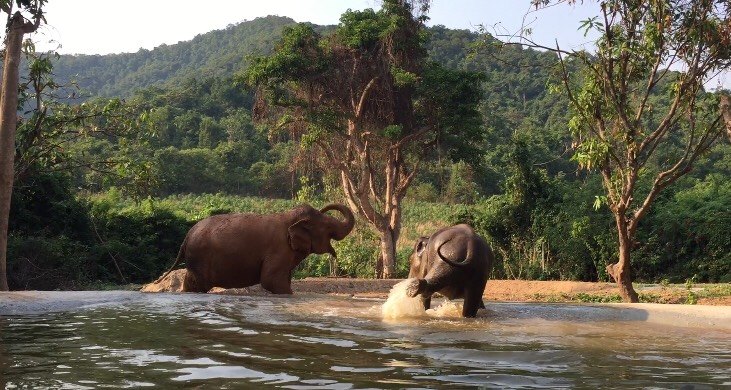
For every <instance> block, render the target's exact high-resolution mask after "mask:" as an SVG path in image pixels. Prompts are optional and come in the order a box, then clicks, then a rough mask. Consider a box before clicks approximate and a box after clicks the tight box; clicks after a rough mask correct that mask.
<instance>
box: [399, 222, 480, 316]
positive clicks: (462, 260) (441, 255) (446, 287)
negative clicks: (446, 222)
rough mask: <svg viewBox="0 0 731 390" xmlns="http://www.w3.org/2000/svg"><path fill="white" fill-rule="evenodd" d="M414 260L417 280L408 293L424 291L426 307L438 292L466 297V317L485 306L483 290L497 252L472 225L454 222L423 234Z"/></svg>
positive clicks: (423, 297)
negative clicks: (494, 251) (455, 223)
mask: <svg viewBox="0 0 731 390" xmlns="http://www.w3.org/2000/svg"><path fill="white" fill-rule="evenodd" d="M410 261H411V268H410V270H409V278H412V279H413V280H412V281H411V282H410V283H409V285H408V286H407V289H406V294H407V295H408V296H410V297H415V296H417V295H421V299H422V302H423V303H424V309H429V306H431V296H432V294H434V293H436V292H438V293H440V294H442V295H444V296H445V297H447V298H448V299H457V298H464V306H463V307H462V316H463V317H474V316H475V315H477V309H479V308H484V307H485V305H484V303H483V302H482V294H483V293H484V291H485V284H486V283H487V277H488V275H489V274H490V270H491V269H492V264H493V262H494V255H493V253H492V250H491V249H490V246H489V245H488V244H487V242H485V240H484V239H483V238H482V237H480V236H479V235H477V233H475V231H474V230H473V229H472V227H470V226H469V225H465V224H461V225H455V226H450V227H447V228H444V229H441V230H437V231H436V232H434V234H432V235H431V236H430V237H421V238H420V239H419V241H418V242H417V243H416V245H415V246H414V253H413V254H412V255H411V259H410Z"/></svg>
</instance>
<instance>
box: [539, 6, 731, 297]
mask: <svg viewBox="0 0 731 390" xmlns="http://www.w3.org/2000/svg"><path fill="white" fill-rule="evenodd" d="M559 2H562V1H559ZM568 2H569V3H572V2H573V1H568ZM549 3H552V2H551V1H549V0H534V1H533V4H534V5H536V6H541V5H548V4H549ZM600 5H601V14H600V15H599V16H597V17H595V18H591V19H589V20H586V21H584V22H583V27H584V28H586V29H587V30H595V31H596V32H598V33H599V38H598V40H597V41H596V53H592V54H588V53H586V52H575V51H571V52H570V51H565V50H561V49H560V47H555V48H547V47H544V48H546V49H550V50H553V51H554V52H555V53H556V54H557V55H558V58H559V61H560V76H559V79H560V84H561V86H560V87H559V88H558V89H560V90H563V91H564V92H565V93H566V95H567V96H568V98H569V100H570V103H571V108H572V112H573V117H572V119H571V120H570V122H569V128H570V130H571V132H572V136H573V139H574V147H575V154H574V160H575V161H577V162H578V163H579V165H580V167H582V168H584V169H587V170H597V171H598V172H599V173H601V176H602V181H603V186H604V189H605V191H606V196H604V197H597V200H598V203H597V206H600V205H601V204H603V203H606V205H607V206H608V207H609V209H610V210H611V212H612V214H613V216H614V220H615V224H616V229H617V234H618V244H619V252H618V253H619V259H618V260H617V262H616V263H613V264H609V265H608V266H607V268H606V270H607V273H608V274H609V275H610V276H611V277H612V278H613V279H614V280H615V281H616V283H617V284H618V286H619V289H620V294H621V296H622V298H623V300H624V301H629V302H637V301H638V295H637V293H636V292H635V290H634V288H633V287H632V276H631V265H630V257H631V253H632V249H633V247H635V245H636V232H637V227H638V224H639V223H640V221H642V219H643V217H645V215H646V214H647V213H648V211H649V210H650V207H651V205H652V204H653V202H654V201H655V199H656V198H657V196H658V194H659V193H660V192H661V191H663V190H664V189H665V188H667V187H668V186H670V185H671V184H673V183H674V182H675V181H676V180H678V178H680V177H682V176H683V175H685V174H686V173H688V172H689V171H690V170H691V168H692V167H693V164H694V163H695V162H696V161H697V160H698V158H700V157H701V156H702V155H703V153H704V152H705V151H707V150H708V149H709V148H710V147H711V146H713V145H714V142H715V141H716V140H717V139H718V138H719V136H720V135H721V134H722V132H723V122H722V120H721V115H720V114H719V113H718V107H719V103H718V99H719V95H718V94H709V93H706V92H705V90H704V88H703V83H704V81H705V80H707V79H708V78H710V77H711V76H713V75H715V74H716V73H717V72H719V71H721V70H723V69H725V68H726V67H727V66H728V65H729V60H731V19H729V16H730V15H731V8H730V7H729V3H728V1H727V0H693V1H689V0H653V1H640V0H605V1H602V2H600ZM527 42H528V43H529V44H531V45H534V46H539V47H540V45H537V44H535V43H534V42H532V41H530V40H528V41H527ZM648 163H650V164H648Z"/></svg>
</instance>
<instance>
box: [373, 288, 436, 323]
mask: <svg viewBox="0 0 731 390" xmlns="http://www.w3.org/2000/svg"><path fill="white" fill-rule="evenodd" d="M411 280H412V279H406V280H402V281H400V282H398V283H396V284H395V285H394V286H393V287H392V288H391V292H389V293H388V299H387V300H386V302H384V303H383V306H381V314H382V316H383V318H384V319H396V318H418V317H425V316H426V312H425V311H424V305H423V304H422V303H421V299H420V298H419V296H418V295H417V296H416V297H414V298H411V297H409V296H408V295H406V286H408V285H409V282H411Z"/></svg>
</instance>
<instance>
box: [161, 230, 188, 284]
mask: <svg viewBox="0 0 731 390" xmlns="http://www.w3.org/2000/svg"><path fill="white" fill-rule="evenodd" d="M187 244H188V235H186V236H185V239H183V243H182V244H180V249H179V250H178V257H176V258H175V262H174V263H173V265H171V266H170V269H169V270H168V271H167V272H165V273H164V274H162V276H160V277H159V278H157V280H156V281H155V283H160V281H162V280H163V279H165V277H166V276H168V274H169V273H171V272H173V270H174V269H175V267H177V266H178V264H180V261H181V260H182V259H183V258H185V247H186V246H187Z"/></svg>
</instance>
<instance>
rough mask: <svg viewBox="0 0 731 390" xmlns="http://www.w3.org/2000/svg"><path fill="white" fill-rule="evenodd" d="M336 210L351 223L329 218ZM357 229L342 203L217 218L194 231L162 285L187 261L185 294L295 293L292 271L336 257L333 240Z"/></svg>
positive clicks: (191, 229)
mask: <svg viewBox="0 0 731 390" xmlns="http://www.w3.org/2000/svg"><path fill="white" fill-rule="evenodd" d="M330 210H337V211H338V212H340V213H341V214H343V216H344V217H345V221H342V220H339V219H338V218H335V217H333V216H330V215H327V214H325V213H326V212H327V211H330ZM354 225H355V219H354V216H353V213H352V212H351V211H350V209H348V207H346V206H344V205H341V204H336V203H333V204H329V205H327V206H325V207H323V208H322V209H321V210H319V211H318V210H317V209H315V208H313V207H311V206H309V205H306V204H305V205H300V206H297V207H295V208H294V209H292V210H289V211H286V212H282V213H276V214H266V215H259V214H248V213H233V214H219V215H214V216H211V217H208V218H205V219H203V220H201V221H199V222H198V223H196V224H195V225H193V227H192V228H190V230H189V231H188V234H187V235H186V236H185V239H184V240H183V243H182V245H181V246H180V251H179V252H178V256H177V258H176V259H175V263H174V264H173V265H172V267H170V270H169V271H168V272H167V273H165V275H163V276H162V277H160V279H158V281H160V280H162V278H164V277H165V276H166V275H167V274H168V273H170V272H171V271H172V270H173V269H174V268H175V267H176V266H177V265H178V264H180V262H181V261H184V262H185V267H186V270H187V272H186V276H185V279H184V281H183V291H184V292H207V291H208V290H210V289H211V288H213V287H223V288H237V287H248V286H253V285H255V284H258V283H261V286H262V287H263V288H264V289H266V290H267V291H269V292H272V293H274V294H292V270H294V268H295V267H296V266H297V265H298V264H299V263H300V262H302V260H304V259H305V257H307V256H308V255H309V254H310V253H317V254H323V253H330V254H331V255H333V256H336V253H335V249H334V248H333V247H332V245H331V244H330V240H331V239H333V240H342V239H343V238H345V236H347V235H348V234H349V233H350V232H351V230H353V226H354Z"/></svg>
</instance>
